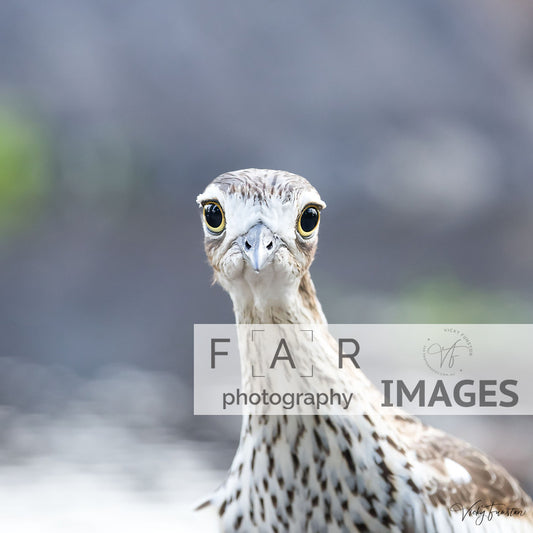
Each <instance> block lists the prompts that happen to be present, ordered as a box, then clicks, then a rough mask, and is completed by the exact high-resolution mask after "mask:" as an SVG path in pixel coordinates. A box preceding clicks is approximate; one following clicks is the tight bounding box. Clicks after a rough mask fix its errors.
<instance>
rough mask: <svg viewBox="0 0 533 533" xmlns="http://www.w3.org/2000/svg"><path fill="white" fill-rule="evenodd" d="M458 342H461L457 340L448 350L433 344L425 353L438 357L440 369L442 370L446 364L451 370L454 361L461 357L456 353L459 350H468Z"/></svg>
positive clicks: (436, 343)
mask: <svg viewBox="0 0 533 533" xmlns="http://www.w3.org/2000/svg"><path fill="white" fill-rule="evenodd" d="M460 342H461V340H460V339H457V340H456V341H455V342H454V343H453V344H452V345H451V346H449V347H448V348H446V347H444V346H442V345H441V344H439V343H438V342H434V343H433V344H431V345H430V346H429V347H428V348H427V353H428V354H429V355H439V356H440V368H442V367H443V366H444V365H445V364H446V363H447V364H448V368H453V365H454V364H455V359H456V358H457V357H459V356H460V355H461V354H460V353H458V352H459V350H463V349H466V350H468V346H466V345H463V344H459V343H460Z"/></svg>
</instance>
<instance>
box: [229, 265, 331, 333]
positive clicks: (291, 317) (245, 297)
mask: <svg viewBox="0 0 533 533" xmlns="http://www.w3.org/2000/svg"><path fill="white" fill-rule="evenodd" d="M230 295H231V298H232V300H233V309H234V312H235V320H236V322H237V324H326V323H327V321H326V317H325V316H324V313H323V312H322V307H321V305H320V302H319V301H318V298H317V296H316V290H315V286H314V284H313V281H312V279H311V276H310V274H309V272H305V273H304V275H303V276H302V278H301V279H300V280H299V282H298V283H297V284H295V285H294V286H291V287H285V288H284V290H282V291H276V290H274V289H273V288H270V289H268V288H267V289H266V290H263V291H261V292H257V291H254V290H253V289H249V290H248V291H242V290H240V291H239V292H238V293H232V292H230Z"/></svg>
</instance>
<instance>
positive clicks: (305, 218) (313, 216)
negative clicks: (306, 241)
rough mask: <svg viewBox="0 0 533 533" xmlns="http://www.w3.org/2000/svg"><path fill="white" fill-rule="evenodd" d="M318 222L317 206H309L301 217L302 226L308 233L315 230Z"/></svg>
mask: <svg viewBox="0 0 533 533" xmlns="http://www.w3.org/2000/svg"><path fill="white" fill-rule="evenodd" d="M317 224H318V210H317V209H316V207H308V208H307V209H306V210H305V211H304V212H303V213H302V218H301V219H300V226H301V227H302V230H303V231H305V232H306V233H308V232H309V231H313V230H314V229H315V228H316V225H317Z"/></svg>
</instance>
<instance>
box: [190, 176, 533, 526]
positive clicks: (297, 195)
mask: <svg viewBox="0 0 533 533" xmlns="http://www.w3.org/2000/svg"><path fill="white" fill-rule="evenodd" d="M210 201H216V202H217V203H218V204H219V205H220V207H221V209H222V210H223V211H224V215H225V220H226V223H225V226H224V229H223V230H222V232H219V233H215V232H213V231H211V230H210V229H209V227H208V226H207V224H206V221H205V220H204V235H205V249H206V253H207V257H208V259H209V262H210V263H211V265H212V266H213V270H214V275H215V280H216V281H217V282H218V283H220V284H221V285H222V287H224V289H225V290H227V291H228V293H229V294H230V296H231V298H232V301H233V306H234V311H235V315H236V322H237V323H238V324H257V323H262V324H267V323H273V324H275V323H278V324H317V325H319V324H326V319H325V317H324V314H323V312H322V308H321V306H320V303H319V301H318V299H317V297H316V292H315V288H314V285H313V282H312V280H311V277H310V274H309V267H310V265H311V262H312V261H313V258H314V255H315V252H316V246H317V236H318V224H317V225H316V227H314V228H312V229H311V231H310V233H308V232H303V233H302V232H301V231H300V229H299V227H298V220H299V217H302V216H303V215H302V213H303V212H304V210H305V209H307V207H308V206H316V209H317V210H318V211H319V210H320V209H322V208H323V207H325V204H324V202H323V201H322V200H321V198H320V196H319V194H318V192H317V191H316V190H315V189H314V188H313V187H312V186H311V185H310V184H309V182H307V180H305V179H304V178H302V177H300V176H297V175H295V174H291V173H288V172H283V171H273V170H258V169H247V170H241V171H237V172H230V173H227V174H222V175H221V176H219V177H218V178H216V179H215V180H214V181H213V182H212V183H211V184H210V185H209V186H208V187H207V189H206V190H205V192H204V193H203V194H201V195H200V196H199V197H198V202H199V203H200V204H201V205H205V204H206V203H209V202H210ZM311 215H313V216H314V217H315V220H316V221H317V222H318V219H317V218H316V217H317V216H318V217H319V214H318V215H317V213H315V212H311ZM311 215H309V216H311ZM311 219H312V217H311ZM311 219H310V220H311ZM311 226H312V224H311ZM317 342H319V350H320V354H321V359H320V361H315V363H316V364H319V365H321V368H322V370H323V371H324V372H325V373H326V374H327V371H328V368H329V366H328V365H331V364H332V363H331V360H332V359H334V358H335V355H336V354H335V353H334V352H335V343H334V341H333V339H332V338H331V337H325V338H324V339H322V340H320V339H318V341H317ZM331 379H332V380H333V379H335V377H334V376H333V375H332V377H331ZM351 379H352V381H351V386H352V388H353V390H354V391H355V397H356V401H357V402H359V404H360V405H361V406H363V407H364V412H365V414H364V415H362V416H297V415H292V416H286V415H283V416H273V415H269V416H266V415H248V416H245V417H243V424H242V431H241V438H240V443H239V448H238V450H237V453H236V455H235V458H234V460H233V464H232V466H231V468H230V471H229V473H228V477H227V479H226V481H225V483H224V484H223V485H222V486H221V487H220V488H219V489H218V490H217V491H216V493H215V494H214V495H213V496H212V497H211V498H210V499H209V501H208V502H207V504H210V505H212V506H213V507H214V508H215V509H216V511H217V514H218V518H219V527H220V530H221V531H224V532H230V531H232V532H233V531H243V532H255V531H259V532H267V531H268V532H271V531H274V532H278V533H281V532H282V531H290V532H294V531H295V532H300V531H316V532H328V533H329V532H364V531H369V532H378V533H379V532H384V533H385V532H397V533H400V532H424V531H425V532H438V533H440V532H459V531H476V532H479V533H481V532H488V531H501V532H503V533H512V532H518V531H523V532H528V531H529V532H533V505H532V502H531V499H530V498H529V496H527V494H525V492H524V491H523V490H522V489H521V488H520V486H519V484H518V482H517V481H516V480H515V479H514V478H513V477H512V476H510V475H509V474H508V473H507V472H506V470H505V469H504V468H503V467H502V466H500V465H499V464H497V463H495V462H494V461H492V460H491V459H489V458H488V457H487V456H486V455H485V454H483V453H482V452H481V451H479V450H477V449H475V448H474V447H472V446H470V445H469V444H467V443H465V442H463V441H461V440H459V439H456V438H454V437H451V436H450V435H447V434H445V433H443V432H441V431H439V430H437V429H434V428H431V427H428V426H426V425H424V424H422V423H421V422H420V421H419V420H418V419H416V418H415V417H412V416H410V415H408V414H407V413H405V412H403V411H401V410H399V409H397V410H390V409H389V410H387V411H384V410H383V409H382V408H381V407H380V404H381V402H380V399H379V395H378V393H377V390H376V389H374V387H373V386H372V385H371V384H370V382H369V381H368V380H367V379H366V377H365V376H364V375H363V374H361V373H355V372H354V373H353V375H352V376H351ZM491 503H495V504H498V505H500V507H499V509H503V508H504V507H505V509H518V510H519V511H520V512H516V513H514V514H512V516H500V517H497V519H496V518H492V519H491V520H489V519H484V520H482V521H481V523H479V524H476V522H475V520H474V519H471V518H468V519H462V513H461V512H460V509H463V508H465V509H468V508H470V507H471V506H476V505H477V507H476V508H479V512H481V511H482V510H483V508H482V507H480V505H490V504H491ZM454 505H455V506H456V507H455V508H454ZM485 512H487V511H485ZM476 516H481V515H476Z"/></svg>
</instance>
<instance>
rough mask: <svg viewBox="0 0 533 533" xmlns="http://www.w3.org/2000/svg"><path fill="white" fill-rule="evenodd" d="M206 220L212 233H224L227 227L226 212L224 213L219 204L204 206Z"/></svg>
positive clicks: (209, 203)
mask: <svg viewBox="0 0 533 533" xmlns="http://www.w3.org/2000/svg"><path fill="white" fill-rule="evenodd" d="M204 219H205V224H206V226H207V229H208V230H209V231H210V232H211V233H222V232H223V231H224V228H225V227H226V218H225V217H224V211H222V208H221V207H220V205H219V204H218V202H207V203H206V204H204Z"/></svg>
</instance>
